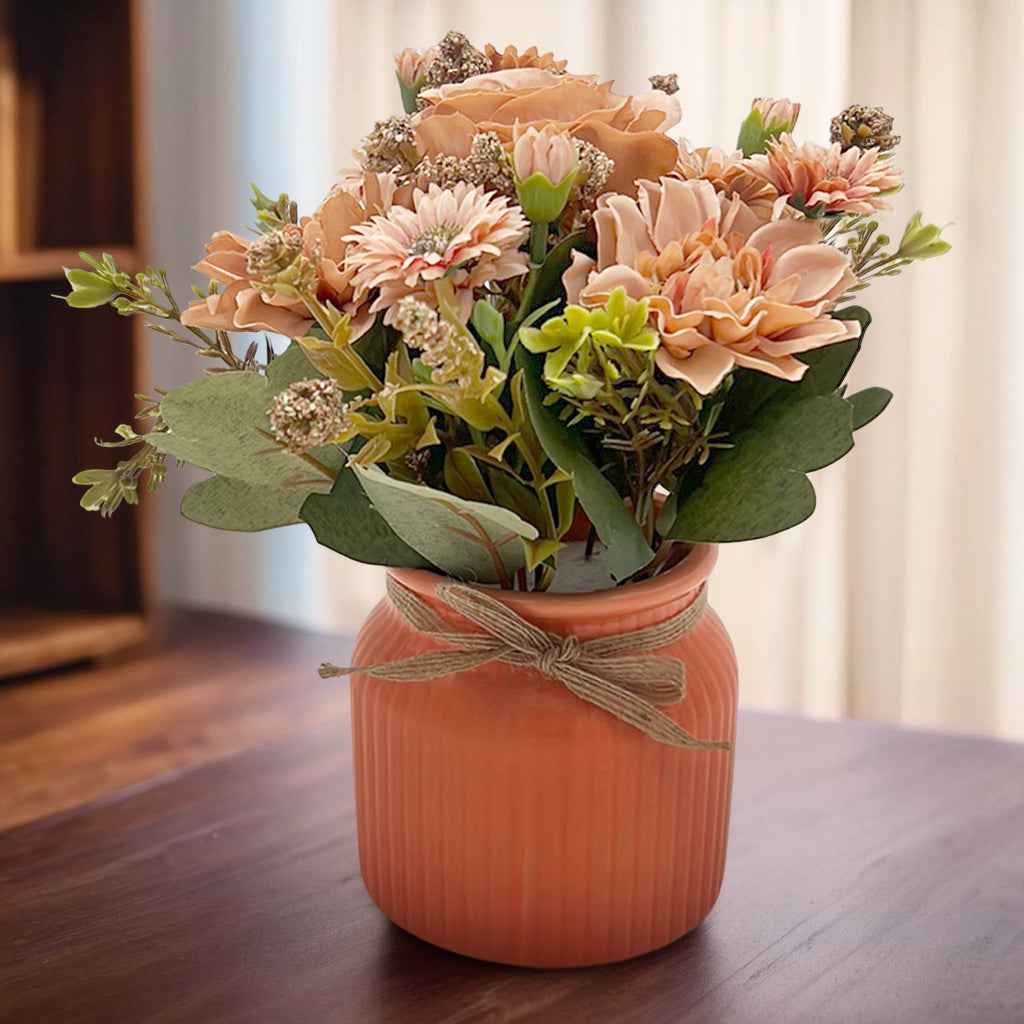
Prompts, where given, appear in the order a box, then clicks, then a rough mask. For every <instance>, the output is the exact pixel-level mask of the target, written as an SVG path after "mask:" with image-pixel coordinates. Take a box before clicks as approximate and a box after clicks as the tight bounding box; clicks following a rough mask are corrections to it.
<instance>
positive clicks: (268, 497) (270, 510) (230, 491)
mask: <svg viewBox="0 0 1024 1024" xmlns="http://www.w3.org/2000/svg"><path fill="white" fill-rule="evenodd" d="M308 495H309V491H308V490H299V489H293V488H282V487H263V486H260V485H259V484H247V483H244V482H243V481H241V480H231V479H229V478H228V477H224V476H211V477H210V478H209V479H207V480H200V481H199V483H197V484H193V485H192V486H191V487H190V488H189V489H188V491H187V492H186V493H185V497H184V498H183V499H182V502H181V514H182V515H183V516H184V517H185V518H186V519H191V520H192V521H193V522H194V523H202V524H203V526H212V527H214V529H217V530H238V531H241V532H245V533H251V532H255V531H258V530H272V529H274V528H275V527H278V526H292V525H294V524H295V523H299V522H301V519H300V518H299V509H300V508H301V506H302V503H303V502H304V501H305V500H306V498H307V497H308Z"/></svg>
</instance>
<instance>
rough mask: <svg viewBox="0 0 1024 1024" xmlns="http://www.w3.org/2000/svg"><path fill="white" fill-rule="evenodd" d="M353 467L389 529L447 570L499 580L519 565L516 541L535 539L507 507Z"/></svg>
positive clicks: (464, 576) (532, 529)
mask: <svg viewBox="0 0 1024 1024" xmlns="http://www.w3.org/2000/svg"><path fill="white" fill-rule="evenodd" d="M353 468H354V471H355V473H356V474H357V475H358V478H359V482H360V484H362V487H363V490H364V491H365V492H366V495H367V497H368V498H369V499H370V501H371V502H372V504H373V507H374V508H375V509H376V510H377V512H378V513H380V515H381V516H383V518H384V519H385V520H386V521H387V523H388V525H389V526H390V527H391V529H392V530H394V532H395V533H396V534H397V535H398V536H399V537H401V538H402V540H404V541H405V542H406V543H407V544H408V545H409V546H410V547H411V548H413V549H414V550H415V551H418V552H419V553H420V554H421V555H422V556H423V557H424V558H426V559H428V560H429V561H430V562H432V563H433V564H434V565H436V566H437V567H438V569H440V570H441V571H442V572H444V573H446V574H447V575H449V576H453V577H455V578H456V579H462V580H470V581H473V582H479V583H500V582H502V577H503V576H505V577H508V576H511V575H512V574H513V573H515V572H517V571H518V570H519V569H521V568H522V567H523V566H524V565H525V563H526V553H525V551H524V548H523V543H522V541H523V538H526V539H527V540H535V539H536V538H537V536H538V533H537V529H536V527H534V526H531V525H530V524H529V523H527V522H525V521H524V520H523V519H521V518H520V517H519V516H517V515H516V514H515V513H514V512H512V511H510V510H509V509H505V508H501V507H499V506H497V505H485V504H483V503H482V502H478V501H467V500H465V499H463V498H458V497H456V496H455V495H454V494H448V493H447V492H445V491H438V490H434V489H433V488H432V487H427V486H425V485H424V484H414V483H409V482H407V481H404V480H398V479H396V478H395V477H392V476H388V475H387V474H386V473H384V472H383V471H382V470H380V469H378V468H377V467H369V468H364V467H362V466H355V467H353Z"/></svg>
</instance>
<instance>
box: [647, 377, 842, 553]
mask: <svg viewBox="0 0 1024 1024" xmlns="http://www.w3.org/2000/svg"><path fill="white" fill-rule="evenodd" d="M852 431H853V409H852V407H851V405H850V403H849V402H846V401H845V400H844V399H842V398H839V397H838V396H836V395H830V396H823V395H813V394H810V395H803V396H800V397H798V398H796V399H795V400H791V401H788V402H778V403H773V404H772V405H770V406H769V407H768V408H763V409H762V410H761V413H760V415H759V416H758V418H757V421H756V423H755V424H754V425H752V426H751V427H749V428H748V429H747V430H745V431H743V432H742V433H741V434H739V435H737V436H736V437H735V439H734V447H732V448H729V449H725V450H722V451H719V452H716V453H715V455H714V456H713V457H712V459H711V460H710V462H709V465H708V469H707V472H706V473H705V474H704V476H703V478H702V479H701V482H700V484H699V485H698V486H697V487H696V488H695V489H694V490H692V491H687V492H686V493H685V494H683V495H680V496H679V497H678V498H677V502H678V505H677V507H678V509H679V512H678V514H677V516H676V519H675V522H674V523H673V524H672V526H671V528H670V529H669V530H668V531H667V534H666V535H667V536H668V537H669V538H671V539H673V540H685V541H690V542H698V541H704V542H712V543H722V542H727V541H741V540H753V539H754V538H756V537H766V536H768V535H769V534H773V533H778V532H779V531H781V530H786V529H789V527H791V526H796V525H797V524H798V523H801V522H803V521H804V520H805V519H806V518H807V517H808V516H809V515H810V514H811V513H812V512H813V511H814V488H813V487H812V486H811V483H810V481H809V480H808V479H807V477H806V476H805V475H804V474H805V473H808V472H810V471H811V470H814V469H820V468H821V467H822V466H827V465H828V464H829V463H830V462H834V461H835V460H836V459H840V458H842V457H843V456H844V455H845V454H846V453H847V452H848V451H849V450H850V448H852V447H853V437H852Z"/></svg>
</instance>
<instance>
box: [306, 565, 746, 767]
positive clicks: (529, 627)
mask: <svg viewBox="0 0 1024 1024" xmlns="http://www.w3.org/2000/svg"><path fill="white" fill-rule="evenodd" d="M435 594H436V595H437V598H438V600H439V601H440V602H441V603H442V604H443V605H445V606H446V607H448V608H450V609H451V610H452V611H454V612H457V613H458V614H459V615H461V616H462V617H463V618H465V619H468V620H469V621H470V622H472V623H473V624H474V625H476V626H477V627H479V630H478V631H472V632H460V631H458V630H457V629H456V628H455V627H454V626H451V625H449V624H448V623H447V622H446V621H445V620H444V619H442V618H441V617H440V616H439V615H438V614H437V613H436V612H434V611H433V609H431V608H430V606H429V605H427V604H426V603H425V602H424V601H422V600H420V598H418V597H417V596H416V595H415V594H413V593H412V592H411V591H409V590H406V588H405V587H403V586H400V585H399V584H398V583H397V582H396V581H395V579H394V578H393V577H391V576H389V577H388V596H389V597H390V598H391V601H392V603H393V605H394V606H395V609H396V610H397V611H398V613H399V614H400V615H401V616H402V618H403V619H405V621H406V622H407V623H408V624H409V625H410V626H412V628H413V629H415V630H416V631H417V632H418V633H422V634H423V635H424V636H426V637H429V638H430V639H431V640H434V641H436V642H438V643H440V644H442V645H443V646H444V648H445V649H443V650H429V651H422V652H421V653H419V654H414V655H412V657H409V658H399V659H398V660H397V661H390V662H384V663H382V664H379V665H350V666H348V667H347V668H339V667H338V666H337V665H328V664H323V665H321V666H320V675H321V676H323V677H325V678H326V677H328V676H344V675H350V674H352V673H359V674H361V675H365V676H371V677H373V678H377V679H391V680H394V681H397V682H425V681H427V680H430V679H436V678H438V677H440V676H446V675H454V674H455V673H457V672H464V671H466V670H468V669H472V668H477V667H479V666H481V665H486V664H487V663H488V662H491V661H503V662H505V663H506V664H509V665H519V666H522V667H526V668H534V669H536V670H537V671H538V672H540V673H541V674H542V675H544V676H546V677H547V678H548V679H552V680H555V681H556V682H559V683H561V684H562V685H563V686H565V688H566V689H567V690H569V692H570V693H573V694H575V696H577V697H579V698H580V699H581V700H585V701H588V702H589V703H591V704H594V705H596V706H597V707H599V708H602V709H603V710H605V711H608V712H610V713H611V714H613V715H614V716H615V717H616V718H618V719H619V721H621V722H625V723H626V724H627V725H631V726H633V727H634V728H636V729H639V730H640V731H641V732H643V733H644V734H645V735H646V736H649V737H650V738H651V739H654V740H657V741H658V742H659V743H667V744H670V745H672V746H676V747H689V748H691V749H695V750H728V749H729V748H730V744H729V743H728V742H727V741H725V740H722V741H711V740H701V739H697V738H696V737H694V736H691V735H690V734H689V733H688V732H687V731H686V730H685V729H683V728H682V727H681V726H680V725H679V724H678V723H677V722H675V721H674V720H673V719H671V718H669V716H668V715H666V714H665V713H664V712H663V711H662V710H660V708H659V707H658V705H668V704H678V703H679V702H680V701H681V700H682V699H683V697H684V696H685V694H686V668H685V666H684V665H683V663H682V662H681V661H680V660H679V659H678V658H669V657H665V656H659V655H655V654H650V653H649V652H650V651H654V650H659V649H661V648H663V647H668V646H669V645H670V644H673V643H675V642H676V641H677V640H679V639H681V638H682V637H684V636H686V634H687V633H689V632H690V630H691V629H693V627H694V626H695V625H696V624H697V622H698V621H699V620H700V617H701V615H702V613H703V611H704V607H705V605H706V604H707V592H706V589H705V588H704V587H701V589H700V591H699V592H698V594H697V596H696V597H695V598H694V599H693V601H692V602H691V603H690V605H689V606H688V607H686V608H684V609H683V610H682V611H681V612H679V613H678V614H677V615H673V616H672V617H671V618H669V619H667V620H666V621H665V622H661V623H658V624H657V625H655V626H647V627H646V628H644V629H637V630H633V631H632V632H628V633H619V634H617V635H614V636H605V637H598V638H597V639H596V640H586V641H580V640H579V638H577V637H575V636H573V635H572V634H569V635H568V636H560V635H559V634H557V633H547V632H545V631H544V630H542V629H540V628H539V627H537V626H535V625H533V623H531V622H527V620H526V619H524V618H523V617H522V616H520V615H518V614H516V612H514V611H512V609H511V608H508V607H506V606H505V605H504V604H502V603H501V601H498V600H497V599H496V598H494V597H491V596H490V595H489V594H487V593H486V592H484V591H483V590H479V589H476V588H473V587H467V586H465V585H464V584H461V583H447V582H446V583H439V584H438V585H437V587H436V588H435Z"/></svg>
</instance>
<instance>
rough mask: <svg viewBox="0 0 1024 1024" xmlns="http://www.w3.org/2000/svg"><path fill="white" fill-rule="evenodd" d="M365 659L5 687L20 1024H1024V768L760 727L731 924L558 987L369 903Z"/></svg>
mask: <svg viewBox="0 0 1024 1024" xmlns="http://www.w3.org/2000/svg"><path fill="white" fill-rule="evenodd" d="M344 653H345V644H344V642H342V641H338V640H337V639H332V638H327V637H314V636H310V635H303V634H298V633H294V632H292V631H288V630H284V629H280V628H275V627H267V626H261V625H258V624H255V623H245V622H242V621H240V620H232V619H226V618H225V619H222V618H218V617H202V618H198V617H196V616H189V615H185V616H178V617H176V618H174V619H173V620H171V621H170V623H169V625H168V627H167V632H166V634H165V641H164V644H163V645H162V646H160V647H158V648H156V649H154V650H153V651H152V652H151V653H150V654H148V655H147V656H146V657H144V658H143V659H140V660H137V661H134V662H131V663H126V664H124V665H118V666H114V667H111V668H108V669H97V670H90V671H88V672H85V671H80V672H67V673H63V674H61V675H58V676H52V677H40V678H36V679H33V680H29V681H25V682H22V683H19V684H14V685H12V684H8V685H6V686H4V687H0V793H2V797H3V801H4V803H3V806H4V807H5V808H6V821H7V824H6V826H0V943H2V952H3V956H2V957H0V1020H3V1021H4V1022H7V1021H12V1022H13V1021H18V1022H22V1021H25V1022H46V1024H49V1022H65V1021H67V1022H78V1021H82V1022H87V1021H89V1022H91V1021H96V1022H116V1024H130V1022H136V1021H138V1022H142V1021H149V1022H178V1021H181V1022H190V1024H195V1022H199V1024H203V1022H207V1021H211V1022H213V1021H217V1022H222V1021H253V1022H288V1024H290V1022H319V1021H331V1022H334V1021H340V1022H345V1024H347V1022H352V1024H363V1022H367V1024H372V1022H405V1021H409V1022H417V1024H432V1022H438V1024H441V1022H445V1024H449V1022H472V1024H476V1022H486V1024H498V1022H513V1021H515V1022H519V1021H538V1022H558V1024H573V1022H588V1024H593V1022H598V1024H601V1022H606V1021H607V1022H615V1024H618V1022H623V1024H626V1022H637V1024H648V1022H650V1024H655V1022H657V1024H661V1022H665V1024H669V1022H671V1024H675V1022H688V1021H700V1022H719V1021H722V1022H730V1024H732V1022H748V1021H749V1022H758V1024H760V1022H766V1024H771V1022H814V1024H831V1022H836V1024H844V1022H850V1024H853V1022H858V1024H887V1022H892V1024H897V1022H898V1024H902V1022H907V1024H917V1022H928V1024H933V1022H957V1024H960V1022H971V1024H974V1022H977V1024H987V1022H1006V1024H1018V1022H1020V1021H1024V748H1022V747H1020V746H1016V745H1011V744H1000V743H996V742H992V741H986V740H980V739H968V738H960V737H952V736H933V735H924V734H915V733H909V732H905V731H901V730H898V729H893V728H886V727H880V726H872V725H866V724H861V723H844V724H826V723H820V722H810V721H805V720H801V719H797V718H792V717H784V716H771V715H760V714H751V713H747V714H745V715H742V716H741V726H740V734H739V738H738V742H737V777H736V792H735V799H734V812H733V825H732V834H731V839H730V850H729V862H728V865H727V868H726V879H725V885H724V888H723V891H722V895H721V897H720V899H719V902H718V905H717V906H716V907H715V909H714V910H713V911H712V912H711V915H710V917H709V918H708V919H707V920H706V921H705V923H704V924H703V925H701V926H700V927H699V928H698V929H697V930H696V931H695V932H693V933H692V934H691V935H689V936H687V937H685V938H684V939H682V940H680V941H679V942H677V943H675V944H674V945H672V946H670V947H668V948H666V949H664V950H661V951H659V952H657V953H654V954H651V955H649V956H646V957H642V958H639V959H637V960H633V961H629V962H626V963H621V964H615V965H611V966H607V967H599V968H587V969H581V970H570V971H531V970H523V969H515V968H508V967H501V966H496V965H491V964H485V963H481V962H478V961H474V960H468V959H465V958H462V957H459V956H455V955H453V954H449V953H446V952H444V951H442V950H440V949H437V948H435V947H432V946H429V945H427V944H425V943H422V942H420V941H419V940H417V939H415V938H413V937H411V936H409V935H407V934H405V933H404V932H402V931H401V930H399V929H398V928H396V927H394V926H393V925H391V924H389V923H388V922H387V921H386V920H385V919H384V918H383V917H382V915H381V914H380V913H379V911H377V909H376V908H375V907H374V906H373V904H372V903H371V901H370V899H369V897H368V896H367V895H366V892H365V890H364V888H363V886H362V882H361V880H360V877H359V868H358V859H357V851H356V843H355V834H354V809H353V803H352V775H351V761H350V751H349V736H348V723H347V710H346V708H347V705H346V691H345V688H344V684H343V683H342V684H339V683H337V682H332V683H329V684H324V683H323V682H322V681H321V680H319V679H318V678H317V676H316V674H315V671H314V668H315V665H316V664H317V663H318V662H319V661H320V660H321V659H323V658H330V659H334V660H340V659H342V658H343V657H344Z"/></svg>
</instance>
